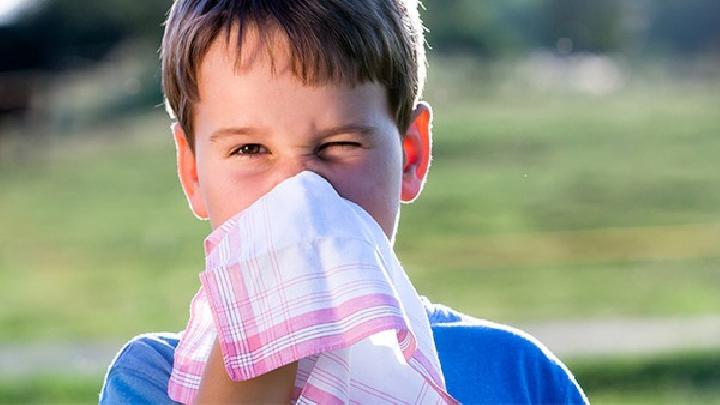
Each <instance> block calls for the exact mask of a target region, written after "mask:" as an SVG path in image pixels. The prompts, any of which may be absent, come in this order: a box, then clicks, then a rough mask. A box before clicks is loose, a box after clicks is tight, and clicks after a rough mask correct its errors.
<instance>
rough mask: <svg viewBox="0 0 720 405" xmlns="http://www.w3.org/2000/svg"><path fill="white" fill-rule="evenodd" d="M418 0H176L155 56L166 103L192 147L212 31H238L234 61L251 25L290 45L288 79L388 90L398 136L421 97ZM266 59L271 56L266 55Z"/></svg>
mask: <svg viewBox="0 0 720 405" xmlns="http://www.w3.org/2000/svg"><path fill="white" fill-rule="evenodd" d="M417 1H418V0H176V1H175V3H174V4H173V6H172V8H171V9H170V13H169V16H168V19H167V21H166V23H165V34H164V36H163V42H162V49H161V58H162V82H163V91H164V93H165V105H166V108H167V110H168V113H169V114H170V116H171V117H172V118H173V119H177V120H178V122H179V123H180V125H181V126H182V128H183V129H184V130H185V133H186V134H187V137H188V141H189V143H190V145H191V147H192V146H193V144H194V135H193V104H194V103H196V102H197V101H198V99H199V92H198V81H197V73H198V68H199V66H200V63H201V62H202V59H203V57H204V56H205V54H206V52H207V51H208V49H209V47H210V45H211V44H212V42H213V41H214V40H215V38H217V37H218V35H219V34H224V35H227V38H228V41H229V40H230V32H231V30H232V29H233V28H237V47H238V50H237V51H238V57H237V60H238V63H239V61H240V59H241V58H240V52H241V44H242V39H243V34H244V33H246V31H247V29H248V28H249V27H251V26H255V27H258V28H259V29H260V30H263V31H265V30H266V29H267V28H277V29H278V30H279V32H281V33H283V34H284V35H285V36H286V38H287V40H288V44H289V50H290V65H291V69H292V73H293V75H295V76H296V77H297V78H298V79H299V80H301V81H302V82H303V83H304V84H306V85H321V84H325V83H336V84H346V85H350V86H354V85H356V84H359V83H363V82H368V81H375V82H378V83H380V84H382V85H383V86H385V89H386V91H387V98H388V104H389V107H390V110H391V111H390V112H391V114H393V115H394V118H395V121H396V123H397V127H398V129H399V130H400V133H404V132H405V131H406V130H407V128H408V126H409V125H410V118H411V117H410V114H411V113H412V110H413V108H414V107H415V104H416V103H417V101H418V99H419V97H420V96H421V95H422V88H423V84H424V81H425V68H426V59H425V49H424V45H425V41H424V36H423V26H422V23H421V21H420V17H419V15H418V10H417ZM271 57H272V55H271Z"/></svg>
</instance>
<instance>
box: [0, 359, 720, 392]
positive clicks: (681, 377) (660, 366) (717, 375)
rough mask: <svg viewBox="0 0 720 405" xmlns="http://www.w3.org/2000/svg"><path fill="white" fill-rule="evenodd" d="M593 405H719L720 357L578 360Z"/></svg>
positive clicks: (95, 387) (90, 385)
mask: <svg viewBox="0 0 720 405" xmlns="http://www.w3.org/2000/svg"><path fill="white" fill-rule="evenodd" d="M568 366H569V367H570V368H571V369H572V370H573V373H574V374H575V377H576V378H577V380H578V382H579V383H580V384H581V385H582V386H583V388H584V390H585V393H586V394H587V396H588V397H589V398H590V401H591V402H592V403H593V404H640V403H642V404H677V403H683V404H720V352H713V351H711V352H689V353H674V354H665V355H652V356H633V357H611V358H604V359H597V358H585V359H575V360H571V361H570V362H569V363H568ZM101 385H102V376H96V377H91V376H76V377H73V376H66V375H61V374H60V375H39V376H34V377H19V378H9V379H8V378H5V379H3V380H0V404H18V403H22V404H86V403H87V404H90V403H97V395H98V393H99V391H100V386H101Z"/></svg>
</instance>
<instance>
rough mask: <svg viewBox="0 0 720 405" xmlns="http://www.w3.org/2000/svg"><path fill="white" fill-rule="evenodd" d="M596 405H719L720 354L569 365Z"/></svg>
mask: <svg viewBox="0 0 720 405" xmlns="http://www.w3.org/2000/svg"><path fill="white" fill-rule="evenodd" d="M568 366H569V367H570V368H571V369H572V370H573V373H574V374H575V377H576V379H577V381H578V382H579V383H580V384H581V385H582V386H583V388H584V390H585V393H586V394H587V395H588V398H589V399H590V401H591V402H592V403H594V404H619V403H624V404H637V403H643V404H677V403H683V404H720V352H716V351H714V352H713V351H711V352H688V353H671V354H664V355H654V356H632V357H611V358H605V359H592V358H588V359H577V360H574V361H571V362H569V364H568Z"/></svg>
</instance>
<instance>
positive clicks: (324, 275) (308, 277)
mask: <svg viewBox="0 0 720 405" xmlns="http://www.w3.org/2000/svg"><path fill="white" fill-rule="evenodd" d="M251 260H254V259H251ZM240 264H242V263H234V264H232V265H230V266H217V267H215V268H213V269H211V270H206V271H204V272H203V274H204V273H210V274H213V273H218V272H221V271H222V272H227V271H229V270H228V269H234V268H238V269H242V267H241V266H240ZM376 269H378V266H376V265H370V264H365V263H348V264H343V265H342V266H337V267H333V268H330V269H328V270H327V271H322V272H316V273H309V274H302V275H299V276H295V277H293V278H291V279H287V280H283V281H282V282H280V283H279V284H277V285H276V286H274V287H273V288H272V289H268V290H263V289H258V291H261V292H259V293H257V294H255V295H253V296H247V295H246V296H244V297H243V298H242V301H241V300H238V302H237V304H238V305H244V304H250V303H252V302H253V301H255V300H257V299H261V298H266V297H267V296H268V295H270V294H275V293H277V292H278V290H281V289H284V288H287V287H292V286H294V285H296V284H298V283H301V282H309V281H314V280H323V281H325V280H327V279H328V278H329V277H330V276H337V275H339V274H336V273H340V272H344V271H350V270H363V271H367V270H376ZM241 275H244V273H241ZM247 278H249V279H251V281H252V279H254V278H255V277H247ZM239 280H241V281H242V282H243V283H245V282H247V281H246V280H245V278H239Z"/></svg>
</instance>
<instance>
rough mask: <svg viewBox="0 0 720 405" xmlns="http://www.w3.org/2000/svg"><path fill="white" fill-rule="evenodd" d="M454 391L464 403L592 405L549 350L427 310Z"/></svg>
mask: <svg viewBox="0 0 720 405" xmlns="http://www.w3.org/2000/svg"><path fill="white" fill-rule="evenodd" d="M427 308H428V316H429V318H430V322H431V325H432V330H433V336H434V339H435V347H436V348H437V351H438V356H439V357H440V365H441V367H442V369H443V374H444V375H445V381H446V384H447V389H448V391H449V392H450V393H451V394H452V395H453V397H455V398H456V399H458V400H459V401H461V402H464V403H478V402H482V403H565V404H567V403H573V404H574V403H587V402H588V401H587V398H586V397H585V394H584V392H583V391H582V389H581V388H580V386H579V385H578V384H577V382H576V380H575V377H574V376H573V375H572V373H571V372H570V371H569V370H568V368H567V367H566V366H565V364H563V363H562V362H561V361H560V360H559V359H558V358H557V357H556V356H555V355H554V354H553V353H552V352H551V351H550V350H549V349H548V348H547V347H545V345H543V344H542V343H541V342H540V341H538V340H537V339H535V338H534V337H533V336H531V335H530V334H528V333H526V332H524V331H522V330H520V329H517V328H513V327H511V326H508V325H503V324H499V323H496V322H491V321H488V320H485V319H478V318H474V317H471V316H468V315H465V314H462V313H459V312H457V311H454V310H453V309H451V308H449V307H446V306H444V305H439V304H430V306H427Z"/></svg>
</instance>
